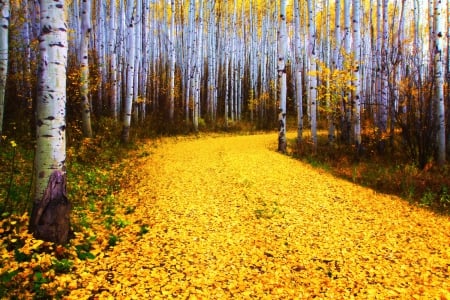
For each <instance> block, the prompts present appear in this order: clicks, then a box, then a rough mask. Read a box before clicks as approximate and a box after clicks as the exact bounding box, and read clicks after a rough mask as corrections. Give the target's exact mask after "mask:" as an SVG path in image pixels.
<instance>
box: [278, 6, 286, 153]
mask: <svg viewBox="0 0 450 300" xmlns="http://www.w3.org/2000/svg"><path fill="white" fill-rule="evenodd" d="M286 48H287V30H286V0H280V23H279V31H278V70H277V72H278V81H279V88H280V96H279V98H280V107H279V114H278V122H279V134H278V151H280V152H282V153H286V147H287V140H286V93H287V83H286Z"/></svg>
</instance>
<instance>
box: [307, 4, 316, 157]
mask: <svg viewBox="0 0 450 300" xmlns="http://www.w3.org/2000/svg"><path fill="white" fill-rule="evenodd" d="M307 4H308V54H309V61H308V62H309V71H310V73H311V74H310V76H309V94H308V95H309V104H310V120H311V140H312V144H313V147H314V151H315V150H316V148H317V74H316V70H317V67H316V65H317V57H318V55H317V51H318V49H317V45H316V42H317V41H316V23H315V9H314V6H313V2H312V0H308V3H307Z"/></svg>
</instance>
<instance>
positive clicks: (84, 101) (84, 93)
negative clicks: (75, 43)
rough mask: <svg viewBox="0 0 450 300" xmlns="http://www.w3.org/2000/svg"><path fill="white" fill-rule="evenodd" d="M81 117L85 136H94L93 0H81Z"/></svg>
mask: <svg viewBox="0 0 450 300" xmlns="http://www.w3.org/2000/svg"><path fill="white" fill-rule="evenodd" d="M81 32H82V38H81V45H80V52H81V60H80V67H81V78H80V81H81V82H80V96H81V118H82V130H83V135H84V136H85V137H88V138H90V137H92V127H91V104H90V101H89V38H90V33H91V1H90V0H81Z"/></svg>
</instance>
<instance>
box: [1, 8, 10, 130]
mask: <svg viewBox="0 0 450 300" xmlns="http://www.w3.org/2000/svg"><path fill="white" fill-rule="evenodd" d="M8 29H9V0H0V138H1V135H2V132H3V118H4V117H3V114H4V111H5V90H6V77H7V74H8Z"/></svg>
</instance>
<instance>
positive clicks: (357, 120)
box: [353, 0, 361, 152]
mask: <svg viewBox="0 0 450 300" xmlns="http://www.w3.org/2000/svg"><path fill="white" fill-rule="evenodd" d="M360 9H361V2H360V0H353V51H354V52H353V55H354V59H355V66H354V67H353V72H354V80H353V84H354V86H355V95H354V98H355V108H354V109H355V114H354V134H355V146H356V151H357V152H359V151H360V147H361V66H360V64H361V57H360V53H361V16H360Z"/></svg>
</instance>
